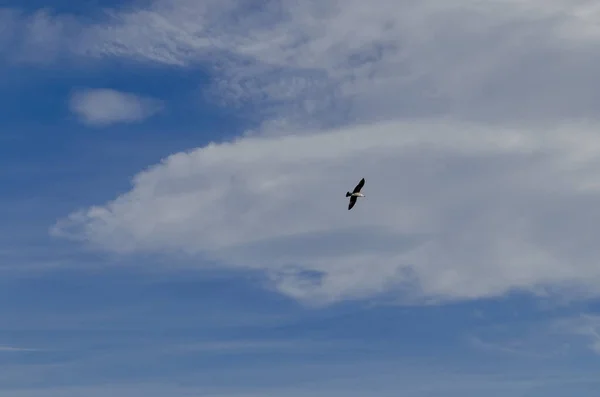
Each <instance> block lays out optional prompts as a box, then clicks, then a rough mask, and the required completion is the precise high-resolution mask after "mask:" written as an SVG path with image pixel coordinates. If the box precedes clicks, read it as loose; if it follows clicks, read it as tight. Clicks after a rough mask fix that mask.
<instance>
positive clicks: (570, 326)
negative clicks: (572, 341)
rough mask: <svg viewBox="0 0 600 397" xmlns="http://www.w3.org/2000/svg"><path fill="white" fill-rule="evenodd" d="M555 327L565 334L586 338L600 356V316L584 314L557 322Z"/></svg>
mask: <svg viewBox="0 0 600 397" xmlns="http://www.w3.org/2000/svg"><path fill="white" fill-rule="evenodd" d="M554 327H555V328H556V329H558V330H560V331H562V332H564V333H567V334H570V335H576V336H580V337H583V338H585V339H586V340H587V341H588V347H589V349H590V350H591V351H593V352H594V353H596V354H600V316H599V315H595V314H582V315H580V316H578V317H573V318H568V319H563V320H560V321H557V322H556V323H555V324H554Z"/></svg>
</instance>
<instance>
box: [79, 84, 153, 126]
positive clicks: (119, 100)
mask: <svg viewBox="0 0 600 397" xmlns="http://www.w3.org/2000/svg"><path fill="white" fill-rule="evenodd" d="M69 107H70V109H71V111H72V112H73V113H75V114H76V115H77V116H78V117H79V119H80V120H81V121H82V122H84V123H86V124H89V125H94V126H105V125H109V124H113V123H133V122H140V121H143V120H145V119H147V118H148V117H151V116H152V115H154V114H156V113H157V112H159V111H160V110H162V108H163V103H162V101H160V100H157V99H154V98H147V97H140V96H137V95H134V94H130V93H124V92H119V91H116V90H111V89H87V90H79V91H75V92H74V93H73V94H72V96H71V99H70V102H69Z"/></svg>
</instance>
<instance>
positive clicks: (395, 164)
mask: <svg viewBox="0 0 600 397" xmlns="http://www.w3.org/2000/svg"><path fill="white" fill-rule="evenodd" d="M591 5H592V2H589V1H583V0H582V1H572V0H550V1H547V0H525V1H516V0H515V1H512V0H503V1H500V0H484V1H482V0H460V1H457V2H442V1H437V0H423V1H418V2H415V1H408V0H406V1H404V0H403V1H395V0H376V1H372V2H368V3H367V2H364V1H358V0H347V1H346V0H345V1H336V0H313V1H305V2H296V1H292V0H269V1H265V2H263V4H262V7H248V6H247V3H245V2H237V1H233V0H226V1H223V0H206V1H203V2H199V1H195V0H181V1H177V2H174V1H169V0H155V1H154V2H152V3H150V4H149V5H147V6H146V7H144V8H136V9H128V10H125V11H113V12H112V14H109V16H108V18H107V19H106V20H103V21H99V22H97V23H96V24H95V25H91V26H86V27H82V30H81V32H80V34H78V35H74V36H72V37H69V38H65V37H64V35H62V36H60V35H59V36H56V37H60V39H57V40H62V41H61V43H62V44H61V45H58V46H57V48H67V49H68V50H69V51H70V52H71V53H73V54H77V55H79V56H84V57H125V58H130V59H136V60H140V61H144V62H153V63H159V64H167V65H170V66H173V67H188V66H194V65H201V66H202V67H203V70H209V71H211V72H212V73H213V77H214V80H213V82H214V84H213V91H212V92H209V94H212V95H214V96H215V98H217V99H219V100H222V101H224V102H225V103H229V104H231V103H240V102H249V103H251V104H252V105H253V106H254V108H255V109H257V111H261V112H262V113H261V116H262V118H263V119H264V124H263V126H262V128H259V129H258V130H257V131H254V132H255V134H253V135H251V136H248V137H245V138H241V139H238V140H237V141H235V142H231V143H223V144H213V145H210V146H207V147H203V148H198V149H196V150H192V151H189V152H186V153H178V154H176V155H174V156H171V157H169V158H168V159H166V160H165V161H164V162H163V163H162V164H159V165H156V166H154V167H152V168H150V169H148V170H147V171H144V172H141V173H140V174H138V175H137V176H136V177H135V180H134V186H133V187H132V190H131V191H130V192H128V193H126V194H124V195H122V196H120V197H118V198H117V199H115V200H114V201H112V202H110V203H105V204H103V205H99V206H97V207H92V208H88V209H83V210H82V211H80V212H76V213H73V214H72V215H71V216H70V217H69V218H68V219H63V220H61V221H60V222H59V223H58V224H57V226H56V227H55V229H54V233H56V234H58V235H68V236H70V237H73V238H77V239H80V240H83V241H86V242H89V243H91V244H93V245H95V246H96V247H99V248H102V249H107V250H112V251H117V252H144V251H152V252H161V253H164V252H181V251H183V252H186V253H188V254H191V255H195V256H196V257H198V258H206V257H209V258H214V259H218V260H219V261H222V262H223V263H224V264H225V265H229V266H233V267H249V268H253V269H257V270H262V271H265V272H267V274H269V275H270V276H271V277H272V280H273V282H274V284H275V285H276V287H277V288H278V289H279V290H280V291H282V292H283V293H286V294H288V295H290V296H293V297H296V298H298V299H302V300H305V301H311V302H331V301H335V300H339V299H346V298H361V297H368V296H372V295H373V294H377V293H382V292H389V291H394V292H396V293H401V294H402V296H403V299H442V300H448V299H469V298H478V297H487V296H498V295H502V294H504V293H506V292H508V291H511V290H513V289H522V290H527V291H532V292H534V293H546V292H548V291H551V292H555V291H563V293H564V291H565V290H568V291H569V294H576V295H577V296H589V295H595V294H597V292H598V291H600V289H599V287H600V270H598V267H597V266H596V262H597V258H599V257H600V255H599V254H600V252H598V248H597V246H598V245H597V244H596V241H595V236H597V235H598V232H599V231H600V230H598V227H597V226H596V225H597V224H598V222H594V219H595V217H596V216H597V215H598V210H597V208H599V207H598V202H600V201H599V200H598V199H599V198H600V197H599V196H598V187H599V186H600V184H599V182H600V181H599V180H598V177H597V175H600V174H599V172H598V171H600V170H599V169H598V167H599V164H598V162H597V161H596V160H595V157H597V156H598V154H599V153H598V151H599V148H600V138H599V136H598V135H597V133H596V131H597V127H598V124H599V122H598V116H597V109H598V107H599V106H600V96H598V95H597V92H596V91H597V90H596V89H595V82H596V81H598V79H599V78H600V70H599V69H598V67H597V65H598V61H599V60H600V59H599V58H598V54H600V51H599V50H600V47H599V45H600V35H598V34H597V32H596V29H597V28H596V24H597V22H598V21H599V19H600V17H599V16H598V13H596V12H595V9H594V8H593V7H591ZM43 26H46V25H43ZM53 37H55V36H53ZM210 67H212V69H211V68H210ZM106 96H107V95H106V93H105V94H104V98H106ZM95 98H96V101H97V102H101V103H102V105H94V106H83V107H80V111H81V112H83V113H84V114H85V115H87V119H88V121H90V120H91V121H94V120H95V121H98V122H100V121H102V120H106V119H113V118H114V117H117V118H119V117H121V119H123V118H126V117H127V116H124V113H127V112H125V111H124V109H125V108H126V106H115V107H113V106H111V107H110V108H108V109H106V108H104V106H107V104H111V105H114V103H115V101H113V100H104V101H100V100H98V96H96V97H95ZM100 98H102V96H100ZM74 103H80V104H81V103H82V101H81V97H79V101H77V100H76V101H74ZM88 105H89V102H88ZM84 109H92V110H93V111H90V112H84ZM115 109H118V112H117V113H118V114H120V116H115V113H114V112H115ZM130 109H131V108H130ZM134 109H137V110H138V112H137V113H136V112H135V111H134V112H133V113H136V114H137V115H138V118H139V117H141V116H140V114H144V113H143V112H142V111H141V110H140V108H139V107H135V106H134ZM119 112H124V113H119ZM129 117H133V118H135V117H134V116H129ZM409 120H412V121H409ZM461 120H462V121H461ZM465 120H469V121H470V122H469V123H467V122H465ZM574 120H580V121H578V122H576V121H574ZM581 120H588V121H587V122H582V121H581ZM307 126H310V127H311V128H307ZM331 126H337V127H336V128H338V129H337V130H332V129H331ZM279 135H287V137H285V138H283V137H280V138H278V137H277V136H279ZM362 176H365V177H366V178H367V186H366V189H367V199H365V200H364V201H361V202H360V203H359V205H358V206H357V207H356V209H355V210H353V211H352V212H348V211H347V210H346V209H345V197H344V193H345V191H346V190H347V189H349V188H351V187H352V186H353V184H354V183H356V181H357V180H358V179H359V178H360V177H362ZM304 195H306V197H304ZM200 261H201V260H200V259H199V262H200ZM315 272H316V274H320V275H321V276H314V273H315Z"/></svg>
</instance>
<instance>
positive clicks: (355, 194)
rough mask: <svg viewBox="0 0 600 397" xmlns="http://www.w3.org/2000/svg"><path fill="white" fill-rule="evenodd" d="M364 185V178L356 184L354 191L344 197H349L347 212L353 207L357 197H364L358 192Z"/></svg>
mask: <svg viewBox="0 0 600 397" xmlns="http://www.w3.org/2000/svg"><path fill="white" fill-rule="evenodd" d="M364 185H365V178H363V179H361V180H360V182H358V185H356V187H355V188H354V191H353V192H352V193H350V192H346V197H350V203H349V204H348V210H351V209H352V207H354V204H356V198H357V197H365V195H364V194H362V193H361V192H360V189H362V187H363V186H364Z"/></svg>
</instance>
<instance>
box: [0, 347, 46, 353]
mask: <svg viewBox="0 0 600 397" xmlns="http://www.w3.org/2000/svg"><path fill="white" fill-rule="evenodd" d="M34 351H38V349H30V348H25V347H15V346H0V353H1V352H34Z"/></svg>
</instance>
